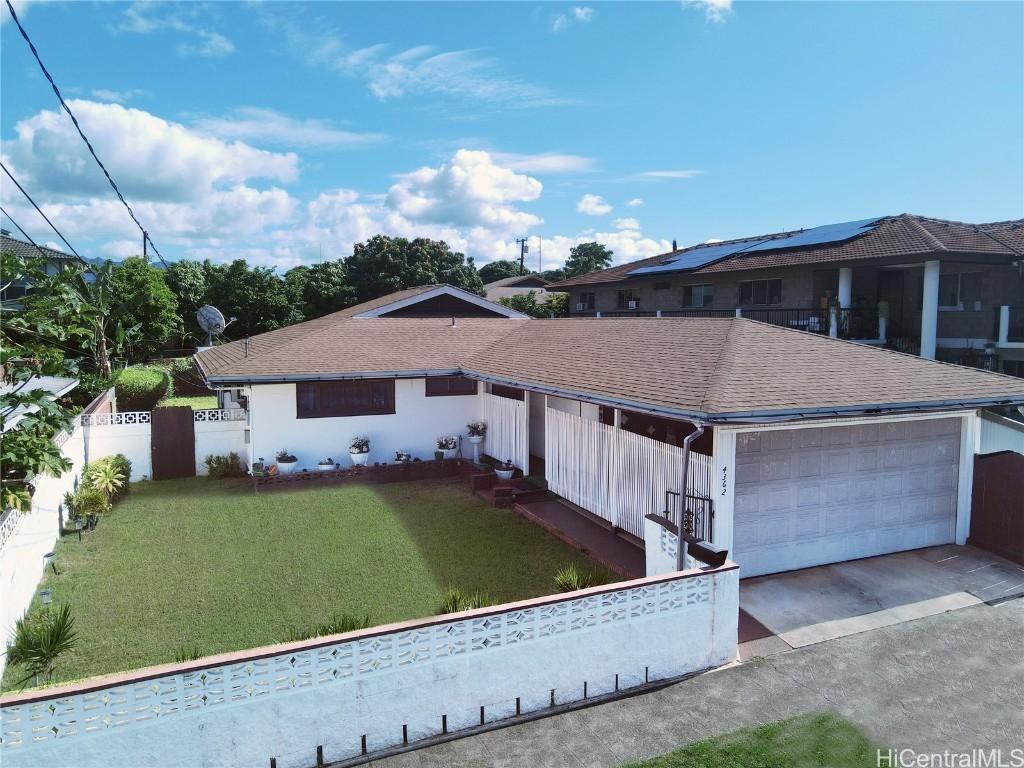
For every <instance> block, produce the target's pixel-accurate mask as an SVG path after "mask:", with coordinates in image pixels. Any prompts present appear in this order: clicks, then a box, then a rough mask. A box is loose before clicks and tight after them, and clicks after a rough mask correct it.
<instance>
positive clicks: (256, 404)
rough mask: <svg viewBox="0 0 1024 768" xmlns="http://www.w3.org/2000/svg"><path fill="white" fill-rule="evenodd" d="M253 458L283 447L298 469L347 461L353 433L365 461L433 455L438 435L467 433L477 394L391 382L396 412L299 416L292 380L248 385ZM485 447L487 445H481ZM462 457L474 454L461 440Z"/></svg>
mask: <svg viewBox="0 0 1024 768" xmlns="http://www.w3.org/2000/svg"><path fill="white" fill-rule="evenodd" d="M248 396H249V413H250V419H251V422H252V424H251V429H252V435H251V438H250V441H251V450H252V457H253V458H252V460H253V461H257V460H259V458H260V457H262V458H263V460H264V461H266V462H268V463H272V462H274V455H275V454H276V453H277V452H278V451H280V450H282V449H287V450H289V451H291V452H292V453H294V454H295V456H296V457H298V459H299V467H298V468H299V469H303V468H305V469H315V468H316V465H317V462H318V461H319V460H320V459H321V458H325V457H327V456H330V457H331V458H332V459H334V460H335V462H337V463H339V464H341V465H342V466H346V465H348V463H349V458H348V445H349V441H350V440H351V439H352V438H353V437H357V436H365V437H368V438H370V459H369V461H370V463H371V464H372V463H374V462H379V461H383V462H392V461H394V460H395V451H409V452H410V453H411V454H412V455H413V457H414V458H420V459H432V458H433V457H434V450H435V449H436V447H437V438H439V437H444V436H446V435H461V436H463V437H465V436H466V435H467V434H468V433H467V430H466V425H467V424H469V423H470V422H471V421H476V420H477V419H479V418H480V401H479V399H478V397H477V395H461V396H453V397H427V396H426V384H425V380H424V379H397V380H396V381H395V413H393V414H387V415H383V416H344V417H337V418H323V419H300V418H297V416H296V408H295V384H260V385H257V386H252V387H249V390H248ZM481 447H482V448H484V449H485V450H486V446H481ZM462 455H463V456H465V457H467V458H469V457H472V455H473V450H472V446H471V445H470V444H469V443H468V442H467V441H466V440H463V441H462Z"/></svg>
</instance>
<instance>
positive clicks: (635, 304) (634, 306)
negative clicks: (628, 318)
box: [629, 299, 640, 309]
mask: <svg viewBox="0 0 1024 768" xmlns="http://www.w3.org/2000/svg"><path fill="white" fill-rule="evenodd" d="M629 308H630V309H639V308H640V302H639V301H637V300H636V299H633V300H631V301H630V302H629Z"/></svg>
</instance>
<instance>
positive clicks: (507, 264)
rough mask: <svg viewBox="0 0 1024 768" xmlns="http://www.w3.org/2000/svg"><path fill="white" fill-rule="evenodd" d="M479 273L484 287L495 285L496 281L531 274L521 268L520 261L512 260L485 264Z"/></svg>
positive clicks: (500, 260)
mask: <svg viewBox="0 0 1024 768" xmlns="http://www.w3.org/2000/svg"><path fill="white" fill-rule="evenodd" d="M478 271H479V273H480V279H481V280H482V281H483V283H484V285H487V283H493V282H494V281H495V280H504V279H505V278H506V277H519V276H520V275H528V274H529V271H528V270H525V269H521V268H520V267H519V262H518V261H512V260H511V259H499V260H498V261H492V262H490V263H489V264H484V265H483V266H482V267H480V269H479V270H478Z"/></svg>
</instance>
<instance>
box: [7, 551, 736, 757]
mask: <svg viewBox="0 0 1024 768" xmlns="http://www.w3.org/2000/svg"><path fill="white" fill-rule="evenodd" d="M738 610H739V581H738V578H737V571H736V569H735V566H734V565H732V564H729V565H727V566H726V567H724V568H722V569H719V570H716V571H689V572H684V573H679V574H672V575H670V576H662V577H658V578H655V579H641V580H637V581H633V582H626V583H622V584H619V585H609V586H605V587H598V588H595V589H592V590H585V591H583V592H580V593H575V594H574V595H566V596H557V597H548V598H540V599H538V600H531V601H524V602H522V603H514V604H509V605H507V606H496V607H494V608H489V609H483V610H481V611H476V612H470V613H468V614H456V615H453V616H452V617H450V618H447V619H445V618H441V619H430V620H426V621H423V622H418V623H417V622H409V623H407V624H405V625H394V626H393V627H380V628H375V629H372V630H364V631H361V632H359V633H353V634H351V635H349V636H341V637H339V638H338V639H336V640H334V641H333V642H332V641H326V642H325V641H324V640H320V641H319V644H318V643H317V642H316V641H307V642H305V643H301V644H294V645H292V646H290V647H286V646H278V647H276V648H269V649H264V653H262V654H258V653H253V654H252V657H251V658H245V657H244V654H234V655H233V657H232V658H231V660H230V661H225V662H222V663H220V664H216V663H214V664H213V665H211V666H209V667H207V668H202V662H201V661H200V662H194V663H192V664H189V665H174V666H173V667H168V668H164V670H163V672H161V671H159V670H154V671H153V672H152V674H149V675H146V676H141V675H140V676H138V677H137V679H135V680H133V679H131V675H128V676H124V677H123V678H122V679H120V680H115V681H113V682H110V683H108V684H107V685H96V684H95V683H96V681H94V682H93V684H92V685H90V684H89V683H83V684H80V685H78V686H77V687H70V689H65V690H63V691H61V690H60V689H57V690H53V691H49V692H42V693H38V694H36V695H35V696H34V697H31V698H29V699H28V700H25V697H23V698H22V699H21V700H19V699H18V698H17V697H7V698H6V699H4V700H2V701H0V715H2V719H0V723H2V738H3V742H2V745H0V750H2V752H0V762H2V763H3V765H4V766H5V768H20V767H21V766H39V765H57V766H62V765H74V766H76V768H93V767H95V768H108V767H109V766H111V765H128V764H130V765H160V766H200V765H217V766H227V767H231V766H239V768H241V767H242V766H245V768H251V766H265V765H268V764H269V759H270V758H271V757H275V758H276V759H277V765H278V766H279V768H308V767H309V766H311V765H314V764H315V762H316V759H315V756H316V747H317V746H318V745H322V746H323V748H324V759H325V760H326V761H327V762H332V761H338V760H344V759H346V758H351V757H356V756H358V755H359V754H360V750H361V739H362V737H363V736H364V735H365V736H366V743H367V749H368V750H369V751H370V752H371V753H372V752H374V751H377V750H381V749H384V748H387V747H392V746H396V745H400V744H401V743H402V726H403V724H404V725H408V736H409V740H410V741H411V742H414V741H417V740H420V739H424V738H427V737H430V736H435V735H438V734H439V733H440V732H441V727H442V726H441V721H442V716H443V715H447V722H448V730H449V731H450V732H451V731H458V730H460V729H465V728H468V727H471V726H476V725H479V723H480V707H481V706H483V707H484V713H485V719H486V720H487V721H494V720H500V719H504V718H508V717H511V716H513V715H514V714H515V702H516V698H517V697H519V699H520V707H521V712H523V713H528V712H533V711H537V710H543V709H546V708H547V707H548V706H549V705H550V702H551V689H554V691H555V702H556V703H566V702H572V701H577V700H580V699H582V698H583V686H584V682H586V684H587V695H588V696H595V695H598V694H603V693H610V692H612V691H614V690H615V679H616V675H618V684H619V688H620V690H623V689H628V688H631V687H636V686H638V685H642V684H643V683H644V681H645V677H646V678H647V679H649V680H652V681H653V680H658V679H665V678H670V677H675V676H679V675H683V674H687V673H690V672H696V671H699V670H703V669H707V668H709V667H714V666H718V665H721V664H724V663H727V662H729V661H732V660H733V658H734V657H735V650H736V635H737V616H738ZM209 663H210V662H207V664H209Z"/></svg>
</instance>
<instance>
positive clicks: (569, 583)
mask: <svg viewBox="0 0 1024 768" xmlns="http://www.w3.org/2000/svg"><path fill="white" fill-rule="evenodd" d="M607 583H608V579H607V578H606V577H605V575H604V574H603V573H601V572H599V571H581V570H580V569H579V568H578V567H577V566H576V563H570V564H569V565H567V566H565V567H564V568H562V569H561V570H560V571H558V573H556V574H555V589H557V590H558V591H559V592H575V591H576V590H578V589H587V588H588V587H596V586H598V585H600V584H607Z"/></svg>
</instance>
